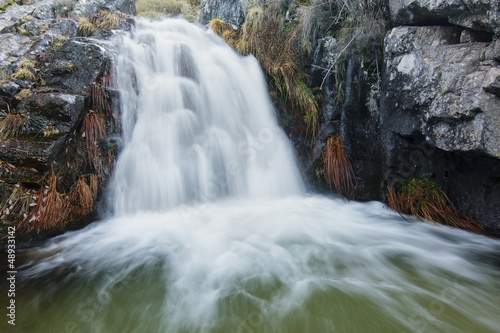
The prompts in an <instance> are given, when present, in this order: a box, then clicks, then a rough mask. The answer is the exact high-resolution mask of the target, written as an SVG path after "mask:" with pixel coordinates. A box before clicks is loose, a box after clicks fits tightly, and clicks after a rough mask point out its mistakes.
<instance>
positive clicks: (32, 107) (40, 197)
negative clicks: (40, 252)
mask: <svg viewBox="0 0 500 333" xmlns="http://www.w3.org/2000/svg"><path fill="white" fill-rule="evenodd" d="M19 3H20V4H17V3H13V4H11V5H10V6H8V7H6V9H5V11H4V12H3V13H1V14H0V65H1V78H0V109H1V112H2V113H1V119H0V137H1V142H0V165H1V171H0V198H1V200H0V202H2V207H1V212H0V215H1V219H2V221H3V222H4V223H15V224H16V225H17V226H18V228H19V229H20V230H19V233H18V236H19V237H24V238H26V239H29V238H32V237H35V238H39V237H40V236H48V235H54V234H57V233H60V232H62V231H64V230H67V229H71V228H78V227H81V226H83V225H85V224H87V223H88V222H90V221H92V219H93V218H95V214H96V207H97V202H99V200H100V196H101V193H102V192H103V190H104V189H105V185H106V183H107V182H108V179H109V177H110V175H111V173H112V171H113V164H114V159H115V158H116V155H117V151H118V143H119V118H118V113H119V103H118V99H117V96H118V95H117V92H116V91H115V90H114V89H113V73H112V62H111V54H110V50H109V47H108V44H107V41H106V39H107V38H108V37H109V36H111V34H112V33H113V32H112V31H113V29H118V28H121V29H128V28H130V26H131V23H132V18H131V17H130V16H128V15H129V14H134V13H135V6H134V2H133V1H128V0H121V1H110V0H106V1H105V0H101V1H85V0H81V1H61V0H44V1H37V2H33V1H32V2H31V3H32V4H26V5H22V4H21V2H19ZM77 20H78V22H77ZM109 22H111V23H109ZM37 234H39V235H38V236H37Z"/></svg>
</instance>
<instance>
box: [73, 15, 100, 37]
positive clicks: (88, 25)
mask: <svg viewBox="0 0 500 333" xmlns="http://www.w3.org/2000/svg"><path fill="white" fill-rule="evenodd" d="M96 30H97V27H96V26H95V25H94V24H92V22H90V20H89V19H88V18H85V17H82V18H80V20H78V30H77V32H76V35H77V36H81V37H89V36H92V34H93V33H94V32H95V31H96Z"/></svg>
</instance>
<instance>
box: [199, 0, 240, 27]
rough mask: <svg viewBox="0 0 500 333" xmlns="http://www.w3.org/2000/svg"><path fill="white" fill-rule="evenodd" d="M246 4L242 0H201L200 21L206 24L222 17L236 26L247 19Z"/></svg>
mask: <svg viewBox="0 0 500 333" xmlns="http://www.w3.org/2000/svg"><path fill="white" fill-rule="evenodd" d="M244 10H245V6H244V3H243V2H242V1H241V0H201V4H200V16H199V20H198V22H199V23H200V24H202V25H206V24H207V23H208V22H210V21H211V20H212V19H216V18H218V19H221V20H223V21H225V22H227V23H230V24H232V25H233V26H234V27H240V26H241V25H242V24H243V22H244V21H245V12H244Z"/></svg>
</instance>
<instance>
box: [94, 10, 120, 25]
mask: <svg viewBox="0 0 500 333" xmlns="http://www.w3.org/2000/svg"><path fill="white" fill-rule="evenodd" d="M121 19H122V15H118V14H113V13H110V12H108V11H105V10H104V11H102V12H99V13H98V14H96V15H94V16H93V17H92V21H91V22H92V24H93V25H94V26H95V27H96V28H97V29H118V28H119V27H120V20H121Z"/></svg>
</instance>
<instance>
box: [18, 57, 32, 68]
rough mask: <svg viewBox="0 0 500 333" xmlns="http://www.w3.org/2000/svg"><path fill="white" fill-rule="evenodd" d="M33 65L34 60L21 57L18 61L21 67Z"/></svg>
mask: <svg viewBox="0 0 500 333" xmlns="http://www.w3.org/2000/svg"><path fill="white" fill-rule="evenodd" d="M35 65H36V62H35V61H33V60H29V59H26V58H23V59H22V60H21V62H20V63H19V67H21V68H35Z"/></svg>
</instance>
